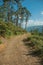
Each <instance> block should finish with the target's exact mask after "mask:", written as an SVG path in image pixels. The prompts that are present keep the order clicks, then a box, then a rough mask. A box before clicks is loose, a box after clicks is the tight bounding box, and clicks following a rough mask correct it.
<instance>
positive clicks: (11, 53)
mask: <svg viewBox="0 0 43 65" xmlns="http://www.w3.org/2000/svg"><path fill="white" fill-rule="evenodd" d="M27 36H28V35H27V34H24V35H19V36H15V37H11V38H10V39H9V41H8V42H7V43H6V45H7V46H6V48H5V50H4V51H3V52H1V53H0V65H40V64H39V63H38V58H37V57H33V56H31V55H28V56H26V55H25V54H26V53H27V47H26V46H25V45H24V42H23V41H22V40H23V39H25V38H27ZM29 51H30V49H29Z"/></svg>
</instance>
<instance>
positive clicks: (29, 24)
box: [22, 20, 43, 28]
mask: <svg viewBox="0 0 43 65" xmlns="http://www.w3.org/2000/svg"><path fill="white" fill-rule="evenodd" d="M25 24H26V22H25V21H24V22H23V24H22V27H23V28H25ZM40 25H43V21H39V20H29V21H28V22H27V27H30V26H40Z"/></svg>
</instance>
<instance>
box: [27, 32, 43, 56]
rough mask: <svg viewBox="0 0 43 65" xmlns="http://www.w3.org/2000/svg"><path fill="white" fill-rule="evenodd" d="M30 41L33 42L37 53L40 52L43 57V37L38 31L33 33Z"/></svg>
mask: <svg viewBox="0 0 43 65" xmlns="http://www.w3.org/2000/svg"><path fill="white" fill-rule="evenodd" d="M28 40H29V41H31V44H32V47H34V49H35V51H36V52H37V51H38V52H37V53H39V55H40V56H42V57H43V35H42V34H40V33H39V32H38V31H36V32H33V33H31V36H30V37H29V38H28ZM37 53H36V54H37Z"/></svg>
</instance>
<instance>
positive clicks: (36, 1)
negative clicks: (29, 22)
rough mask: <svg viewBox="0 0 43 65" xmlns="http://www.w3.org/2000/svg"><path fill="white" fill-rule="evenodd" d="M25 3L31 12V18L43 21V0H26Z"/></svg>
mask: <svg viewBox="0 0 43 65" xmlns="http://www.w3.org/2000/svg"><path fill="white" fill-rule="evenodd" d="M23 5H24V6H25V7H27V8H28V10H29V11H30V12H31V14H32V16H31V19H34V20H36V19H39V20H42V21H43V14H42V13H41V12H43V0H25V1H24V2H23Z"/></svg>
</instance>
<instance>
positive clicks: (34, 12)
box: [0, 0, 43, 27]
mask: <svg viewBox="0 0 43 65" xmlns="http://www.w3.org/2000/svg"><path fill="white" fill-rule="evenodd" d="M0 1H1V0H0ZM1 4H2V3H0V5H1ZM22 5H23V6H24V7H26V8H27V9H28V10H29V11H30V13H31V17H30V18H29V20H28V24H27V27H28V26H38V25H43V0H24V1H23V3H22ZM30 22H31V23H30ZM24 25H25V22H23V26H24Z"/></svg>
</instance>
